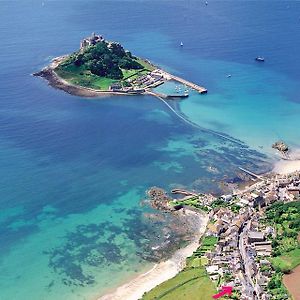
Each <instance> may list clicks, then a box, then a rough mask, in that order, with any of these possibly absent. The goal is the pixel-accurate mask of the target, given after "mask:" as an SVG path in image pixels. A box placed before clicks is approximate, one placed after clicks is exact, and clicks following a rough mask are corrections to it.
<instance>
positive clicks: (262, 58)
mask: <svg viewBox="0 0 300 300" xmlns="http://www.w3.org/2000/svg"><path fill="white" fill-rule="evenodd" d="M255 60H256V61H265V58H264V57H262V56H257V57H256V58H255Z"/></svg>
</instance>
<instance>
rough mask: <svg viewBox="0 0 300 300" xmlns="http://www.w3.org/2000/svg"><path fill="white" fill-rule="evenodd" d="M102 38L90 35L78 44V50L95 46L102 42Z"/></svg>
mask: <svg viewBox="0 0 300 300" xmlns="http://www.w3.org/2000/svg"><path fill="white" fill-rule="evenodd" d="M103 41H104V38H103V37H102V36H101V35H97V34H95V32H93V33H92V35H91V36H89V37H87V38H85V39H83V40H82V41H81V42H80V49H84V48H86V47H88V46H92V45H96V44H97V43H99V42H103Z"/></svg>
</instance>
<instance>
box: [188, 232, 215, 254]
mask: <svg viewBox="0 0 300 300" xmlns="http://www.w3.org/2000/svg"><path fill="white" fill-rule="evenodd" d="M217 242H218V238H217V237H214V236H206V237H204V238H203V239H202V242H201V246H200V247H199V248H198V249H197V250H196V251H195V252H194V254H193V256H195V257H201V256H203V255H204V254H205V253H206V252H208V251H211V250H213V249H214V248H215V246H216V244H217Z"/></svg>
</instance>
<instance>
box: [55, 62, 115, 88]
mask: <svg viewBox="0 0 300 300" xmlns="http://www.w3.org/2000/svg"><path fill="white" fill-rule="evenodd" d="M55 72H56V73H57V75H58V76H60V77H61V78H63V79H65V80H66V81H68V82H70V83H72V84H75V85H80V86H83V87H89V88H92V89H96V90H108V89H109V86H110V85H111V84H112V83H113V82H117V80H114V79H111V78H106V77H100V76H97V75H94V74H92V73H91V72H90V71H87V70H82V68H81V67H75V66H72V65H70V66H65V67H64V68H63V69H61V68H57V69H55Z"/></svg>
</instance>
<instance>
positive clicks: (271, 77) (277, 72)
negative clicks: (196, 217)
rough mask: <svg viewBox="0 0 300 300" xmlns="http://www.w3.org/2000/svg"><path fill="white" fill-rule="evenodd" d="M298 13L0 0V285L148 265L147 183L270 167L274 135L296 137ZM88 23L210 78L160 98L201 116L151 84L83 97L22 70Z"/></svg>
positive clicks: (206, 185) (4, 293)
mask: <svg viewBox="0 0 300 300" xmlns="http://www.w3.org/2000/svg"><path fill="white" fill-rule="evenodd" d="M288 5H289V8H287V6H288ZM270 10H272V14H271V13H270ZM299 15H300V6H299V4H298V3H297V2H272V7H271V4H270V2H267V1H266V2H264V1H260V2H252V1H251V2H234V1H226V2H218V1H210V3H209V5H208V6H205V5H204V4H202V3H199V2H198V1H163V2H158V1H157V2H156V1H154V2H153V1H151V2H148V1H120V2H118V1H101V2H94V1H74V2H73V1H65V2H61V1H44V5H42V2H39V1H26V2H25V1H1V4H0V38H1V41H5V42H2V46H1V47H2V50H1V52H0V63H1V68H0V76H1V80H0V89H1V101H0V119H1V123H0V153H1V155H0V166H1V168H0V173H1V174H0V223H1V227H0V244H1V248H0V269H1V271H2V272H1V275H0V299H1V300H2V299H4V300H6V299H26V300H27V299H30V300H35V299H38V300H40V299H47V300H48V299H50V300H52V299H55V300H57V299H93V298H95V297H96V296H98V295H101V293H104V292H105V290H106V289H109V288H112V287H114V286H116V285H117V284H118V283H120V282H122V281H123V280H125V279H126V278H128V277H130V276H133V275H134V274H136V273H137V272H140V271H142V270H143V269H145V268H147V267H148V266H149V263H148V262H146V261H144V260H143V259H141V258H140V257H139V255H138V253H139V251H140V250H141V248H140V247H141V244H142V243H143V242H144V239H145V238H144V235H141V234H140V227H141V226H142V216H143V213H144V212H146V211H147V210H148V209H147V208H145V207H142V206H140V204H139V202H140V200H141V199H143V198H144V197H145V190H146V189H147V188H149V187H151V186H153V185H156V186H161V187H163V188H166V189H170V188H173V187H178V186H181V185H182V186H186V187H187V188H193V189H197V190H201V191H218V190H219V181H220V180H222V179H226V178H233V177H235V174H236V172H237V167H238V166H244V167H246V168H250V169H251V170H254V171H261V170H265V169H266V168H268V167H269V166H270V165H269V163H270V161H271V160H272V159H273V155H274V153H273V152H272V151H271V152H270V150H269V146H270V144H271V143H272V142H273V140H274V139H277V138H282V139H284V140H286V141H287V142H289V143H290V144H291V145H292V146H297V145H298V143H299V133H298V130H297V128H298V127H299V121H298V119H297V114H298V112H299V99H298V91H297V81H298V80H299V68H298V67H299V62H300V61H299V60H300V57H299V56H298V53H299V51H298V50H299V49H298V48H299V43H300V42H299V41H300V39H299V26H300V23H299V20H298V16H299ZM254 16H255V17H254ZM279 24H280V25H279ZM125 25H126V26H125ZM93 31H96V32H99V33H102V34H104V35H105V36H107V37H108V39H112V40H118V41H120V42H121V43H123V44H124V45H125V46H126V47H127V48H128V49H130V50H132V52H133V53H136V54H137V55H139V56H142V57H146V58H149V59H150V60H152V61H153V62H154V63H157V64H159V65H160V66H162V67H164V68H166V69H167V70H168V71H170V72H173V73H174V74H176V75H179V76H182V77H184V78H186V79H189V80H192V81H195V82H196V83H199V84H201V85H204V86H205V87H207V88H208V91H209V93H208V94H207V95H199V94H197V93H194V92H193V93H191V95H190V97H189V98H188V99H185V100H183V101H181V102H174V103H172V104H171V105H172V106H173V107H175V109H176V111H177V112H179V113H180V114H181V115H182V116H184V117H186V118H187V119H188V120H189V121H191V122H193V123H194V124H196V125H197V124H198V125H199V126H200V128H199V127H197V126H192V125H189V124H188V123H185V122H183V121H182V120H180V119H179V118H178V117H177V116H176V115H175V114H174V113H173V112H172V111H170V109H169V108H168V107H167V106H166V105H165V104H164V103H162V102H161V101H159V100H157V99H155V98H152V97H140V96H137V97H133V98H129V97H114V98H105V99H101V100H91V99H84V98H80V97H73V96H70V95H68V94H66V93H64V92H62V91H58V90H54V89H52V88H50V87H48V86H47V85H46V83H45V82H44V81H42V80H41V79H39V78H34V77H32V76H30V74H31V73H32V72H34V71H37V70H39V69H40V68H41V67H42V66H44V65H46V64H48V63H49V61H50V60H51V58H52V57H55V56H58V55H61V54H65V53H69V52H71V51H72V50H74V49H76V48H77V47H78V46H79V40H80V39H81V38H82V37H84V36H86V35H88V34H90V33H91V32H93ZM287 32H288V34H287ZM180 41H183V42H184V47H180V46H179V44H180ZM257 55H264V56H266V62H265V64H257V63H255V62H254V60H253V59H254V57H255V56H257ZM228 73H230V74H232V77H231V78H227V77H226V75H227V74H228ZM206 129H212V130H213V131H217V132H221V133H222V134H225V135H228V136H230V137H232V138H234V139H237V140H240V141H241V143H234V142H230V141H228V140H224V139H223V138H221V137H220V136H218V135H215V134H213V133H211V132H209V131H207V130H206ZM259 146H263V148H260V147H259ZM257 150H259V152H258V151H257ZM266 154H267V155H268V156H266ZM210 167H214V168H216V169H214V168H210ZM211 170H215V171H214V172H212V171H211Z"/></svg>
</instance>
